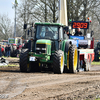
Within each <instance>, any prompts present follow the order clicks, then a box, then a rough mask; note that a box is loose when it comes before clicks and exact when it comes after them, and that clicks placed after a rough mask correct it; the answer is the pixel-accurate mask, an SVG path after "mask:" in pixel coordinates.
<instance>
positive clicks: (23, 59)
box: [20, 49, 31, 72]
mask: <svg viewBox="0 0 100 100" xmlns="http://www.w3.org/2000/svg"><path fill="white" fill-rule="evenodd" d="M30 70H31V68H30V65H29V64H28V49H22V52H21V55H20V71H21V72H28V71H30Z"/></svg>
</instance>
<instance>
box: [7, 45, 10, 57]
mask: <svg viewBox="0 0 100 100" xmlns="http://www.w3.org/2000/svg"><path fill="white" fill-rule="evenodd" d="M10 52H11V47H10V45H9V44H8V47H7V57H10Z"/></svg>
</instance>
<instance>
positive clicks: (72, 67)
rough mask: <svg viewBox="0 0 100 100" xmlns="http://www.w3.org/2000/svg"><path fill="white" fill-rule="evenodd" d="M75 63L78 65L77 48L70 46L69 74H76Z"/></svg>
mask: <svg viewBox="0 0 100 100" xmlns="http://www.w3.org/2000/svg"><path fill="white" fill-rule="evenodd" d="M77 63H78V51H77V47H76V46H73V45H71V46H70V48H69V72H70V73H76V72H77Z"/></svg>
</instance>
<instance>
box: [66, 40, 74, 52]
mask: <svg viewBox="0 0 100 100" xmlns="http://www.w3.org/2000/svg"><path fill="white" fill-rule="evenodd" d="M70 45H72V42H71V41H66V43H65V52H66V53H68V50H69V47H70Z"/></svg>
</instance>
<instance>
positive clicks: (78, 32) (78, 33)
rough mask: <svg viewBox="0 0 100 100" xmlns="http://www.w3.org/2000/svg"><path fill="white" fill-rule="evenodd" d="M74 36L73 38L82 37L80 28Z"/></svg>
mask: <svg viewBox="0 0 100 100" xmlns="http://www.w3.org/2000/svg"><path fill="white" fill-rule="evenodd" d="M74 35H75V36H82V32H81V30H80V28H78V29H77V31H76V33H75V34H74Z"/></svg>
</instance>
